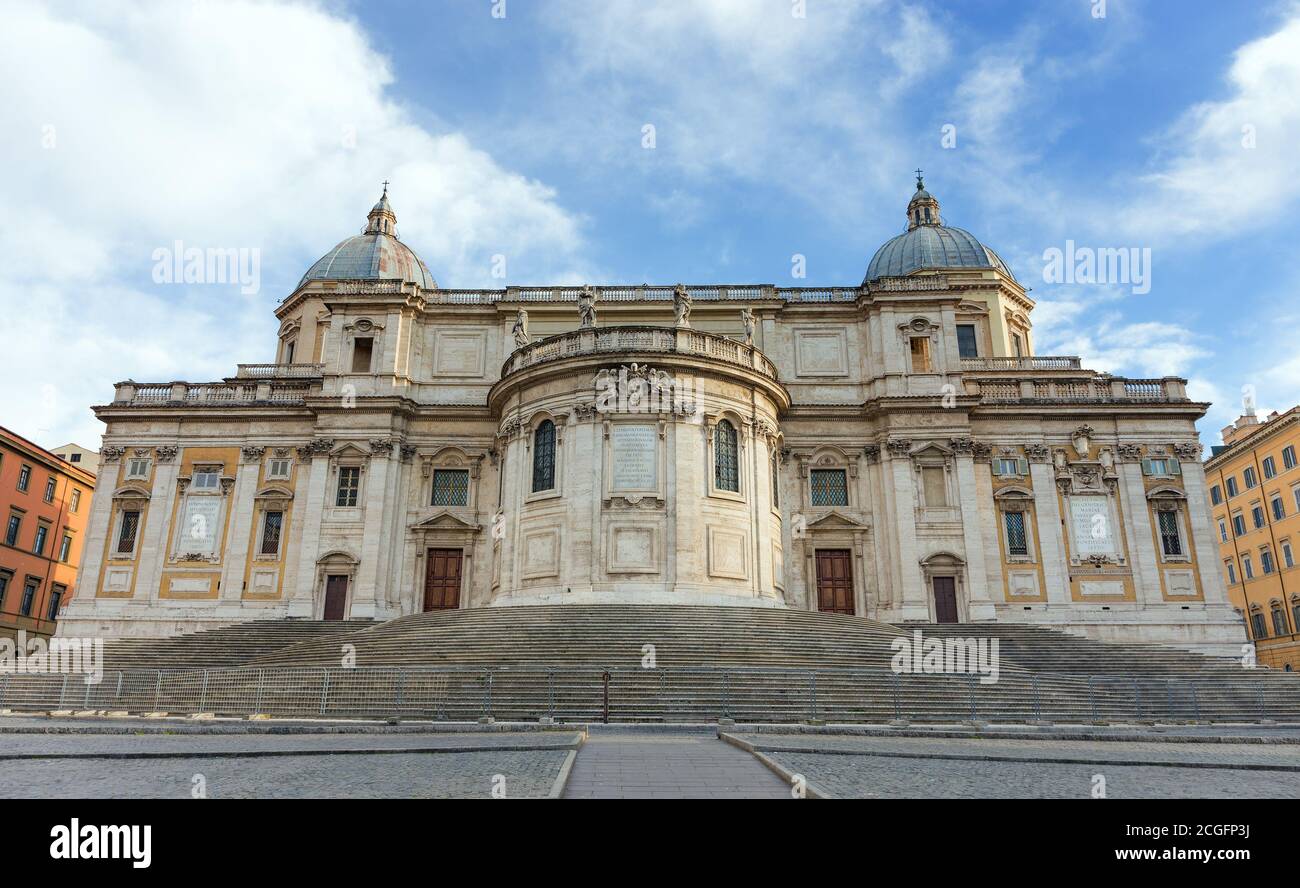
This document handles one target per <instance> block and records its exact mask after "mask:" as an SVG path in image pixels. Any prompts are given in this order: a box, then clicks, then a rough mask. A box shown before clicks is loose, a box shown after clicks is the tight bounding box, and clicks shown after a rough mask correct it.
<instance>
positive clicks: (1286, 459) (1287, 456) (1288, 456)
mask: <svg viewBox="0 0 1300 888" xmlns="http://www.w3.org/2000/svg"><path fill="white" fill-rule="evenodd" d="M1282 465H1283V467H1285V468H1288V469H1294V468H1295V448H1294V447H1289V446H1288V447H1283V448H1282Z"/></svg>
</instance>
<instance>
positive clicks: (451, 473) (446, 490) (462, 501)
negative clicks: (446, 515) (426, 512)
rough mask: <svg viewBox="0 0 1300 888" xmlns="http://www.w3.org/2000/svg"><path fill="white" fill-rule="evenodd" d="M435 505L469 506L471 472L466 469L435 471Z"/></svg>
mask: <svg viewBox="0 0 1300 888" xmlns="http://www.w3.org/2000/svg"><path fill="white" fill-rule="evenodd" d="M433 505H435V506H468V505H469V472H468V471H467V470H465V469H434V470H433Z"/></svg>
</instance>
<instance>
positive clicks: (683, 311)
mask: <svg viewBox="0 0 1300 888" xmlns="http://www.w3.org/2000/svg"><path fill="white" fill-rule="evenodd" d="M673 312H674V314H676V315H677V321H676V323H677V326H678V327H689V326H690V325H691V294H690V293H687V292H686V286H685V285H684V284H678V285H677V286H676V287H673Z"/></svg>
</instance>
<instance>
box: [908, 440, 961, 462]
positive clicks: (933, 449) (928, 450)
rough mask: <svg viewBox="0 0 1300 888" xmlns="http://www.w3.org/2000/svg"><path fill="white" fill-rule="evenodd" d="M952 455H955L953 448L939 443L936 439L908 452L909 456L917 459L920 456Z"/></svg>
mask: <svg viewBox="0 0 1300 888" xmlns="http://www.w3.org/2000/svg"><path fill="white" fill-rule="evenodd" d="M952 455H953V451H952V448H950V447H944V446H943V445H942V444H938V443H936V442H934V441H930V442H928V443H926V444H923V445H921V446H920V447H918V448H916V449H915V450H913V451H912V452H911V453H909V454H908V456H910V457H912V458H913V459H915V458H916V457H918V456H952Z"/></svg>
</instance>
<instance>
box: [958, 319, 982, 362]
mask: <svg viewBox="0 0 1300 888" xmlns="http://www.w3.org/2000/svg"><path fill="white" fill-rule="evenodd" d="M957 353H958V354H959V355H961V356H962V357H963V358H978V357H979V356H980V350H979V345H978V344H977V343H976V341H975V325H974V324H958V325H957Z"/></svg>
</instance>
